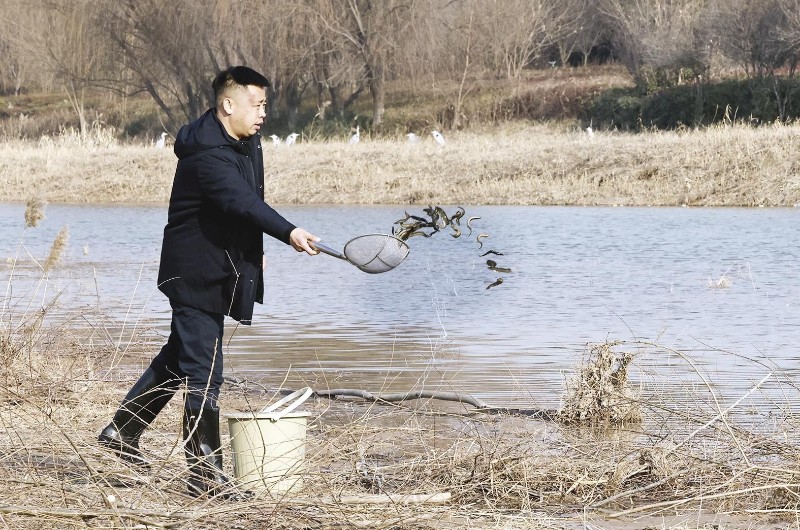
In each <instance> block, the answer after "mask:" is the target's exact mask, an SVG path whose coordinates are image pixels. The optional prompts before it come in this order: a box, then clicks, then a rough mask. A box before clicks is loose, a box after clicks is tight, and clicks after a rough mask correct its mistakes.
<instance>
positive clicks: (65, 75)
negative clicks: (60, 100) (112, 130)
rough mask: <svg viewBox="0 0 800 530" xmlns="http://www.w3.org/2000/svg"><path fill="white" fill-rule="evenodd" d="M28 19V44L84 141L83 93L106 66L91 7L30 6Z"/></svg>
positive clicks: (86, 1) (85, 1)
mask: <svg viewBox="0 0 800 530" xmlns="http://www.w3.org/2000/svg"><path fill="white" fill-rule="evenodd" d="M31 9H32V10H33V11H34V12H33V13H31V15H30V16H29V18H28V21H29V23H33V22H35V23H36V27H35V28H28V31H27V32H26V35H27V38H28V39H31V40H30V44H31V45H33V46H35V47H36V49H38V50H40V53H41V59H42V61H43V63H44V64H45V65H46V68H47V69H48V70H49V71H50V72H51V73H52V74H53V75H54V76H55V77H56V79H58V80H59V81H60V82H61V84H62V86H63V87H64V91H65V92H66V94H67V97H68V99H69V102H70V104H71V105H72V109H73V110H74V111H75V114H76V115H77V117H78V122H79V128H80V134H81V137H82V138H83V139H85V138H86V133H87V129H88V125H87V116H86V101H85V98H86V91H87V89H89V88H90V87H92V86H93V84H94V82H95V79H96V78H97V77H98V75H99V73H100V72H101V71H102V68H103V66H104V65H105V64H106V63H105V62H104V59H106V58H107V55H104V51H105V49H104V47H103V46H101V41H102V39H101V37H100V34H99V33H98V32H97V31H96V29H95V28H96V25H95V23H94V22H95V21H94V14H95V11H94V8H93V5H92V2H91V1H90V0H74V1H68V0H52V1H51V2H49V3H48V4H46V5H39V6H37V7H33V6H31Z"/></svg>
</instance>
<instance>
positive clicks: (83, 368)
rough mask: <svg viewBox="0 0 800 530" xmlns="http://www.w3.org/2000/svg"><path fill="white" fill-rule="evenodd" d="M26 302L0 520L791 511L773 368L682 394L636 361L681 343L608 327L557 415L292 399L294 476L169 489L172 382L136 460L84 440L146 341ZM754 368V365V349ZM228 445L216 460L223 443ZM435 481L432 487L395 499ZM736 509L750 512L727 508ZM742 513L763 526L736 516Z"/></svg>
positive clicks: (11, 381)
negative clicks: (632, 339)
mask: <svg viewBox="0 0 800 530" xmlns="http://www.w3.org/2000/svg"><path fill="white" fill-rule="evenodd" d="M53 296H54V297H57V295H53ZM34 309H35V310H29V311H25V312H22V313H20V312H18V311H15V310H14V309H13V308H11V309H8V310H4V311H3V313H2V314H1V315H0V323H1V324H2V327H1V328H0V330H1V331H0V423H1V424H2V427H3V430H2V432H3V436H0V487H2V491H3V492H4V493H3V500H2V503H0V527H5V528H15V529H27V528H30V529H36V530H42V529H45V528H59V529H64V528H193V529H196V528H199V529H211V528H304V529H310V528H314V529H334V528H335V529H338V528H342V529H344V528H371V529H377V528H387V529H388V528H395V529H399V528H413V529H428V528H429V529H434V528H435V529H447V528H453V529H455V528H487V529H488V528H497V529H499V528H530V529H540V528H541V529H544V528H587V527H601V528H609V527H614V528H642V527H644V526H648V527H653V528H712V527H714V528H747V527H751V526H750V525H754V524H755V521H758V526H757V527H758V528H779V527H788V526H789V525H790V524H791V522H792V521H794V520H795V519H796V517H797V515H798V513H800V502H799V501H800V464H799V463H800V452H799V451H798V445H797V444H796V441H797V440H796V438H797V437H796V434H795V433H796V432H797V425H796V419H795V417H794V416H793V414H792V413H791V406H790V405H791V403H794V402H796V400H797V397H798V392H797V387H796V386H795V385H794V384H793V382H792V381H791V379H790V378H788V377H785V378H784V377H783V376H782V375H781V374H780V373H778V372H768V373H767V375H766V376H765V377H763V378H762V379H761V380H759V381H757V382H754V383H753V384H752V386H751V387H750V388H749V389H748V390H747V391H746V392H742V393H741V394H740V395H736V396H728V397H723V396H721V395H720V390H719V389H717V388H716V387H715V386H714V385H713V384H712V383H711V382H707V385H706V386H705V387H700V388H693V389H691V396H690V399H688V400H684V401H682V400H676V399H674V394H672V393H669V394H666V395H658V394H657V393H655V394H654V393H652V392H651V393H650V394H647V393H646V392H643V390H644V389H646V388H647V387H648V384H649V383H653V382H657V381H656V376H655V375H651V374H648V373H647V371H646V369H642V368H637V362H638V361H639V360H640V359H645V358H647V357H660V356H664V355H667V354H671V355H678V356H681V354H679V353H678V352H671V351H669V350H668V349H666V348H662V347H660V346H657V345H652V344H643V343H624V342H615V343H607V344H597V345H589V347H588V348H587V351H586V355H585V357H584V359H583V361H582V363H581V364H580V365H579V366H576V368H575V373H574V375H573V376H572V378H570V381H571V382H572V383H571V384H568V385H567V391H566V393H565V396H564V399H563V401H564V405H563V407H562V409H561V415H560V419H561V420H563V421H555V422H544V421H541V420H537V419H533V418H529V417H524V416H513V415H486V414H481V413H476V412H474V411H472V410H469V409H468V408H466V407H463V406H461V405H455V404H453V403H446V404H445V403H442V402H437V401H433V400H432V401H418V402H407V403H403V404H400V405H393V406H385V405H384V406H381V405H376V404H370V403H365V402H362V401H360V400H353V399H343V400H334V401H328V400H324V399H317V400H316V401H311V402H308V403H307V404H306V406H305V408H306V410H308V411H309V412H311V418H312V423H311V429H310V431H309V435H308V440H307V460H306V469H305V472H304V484H305V487H304V489H303V490H302V491H300V492H299V493H297V494H296V495H293V496H287V497H280V496H270V495H269V494H261V495H260V496H259V497H257V498H256V499H255V500H254V501H251V502H246V503H232V502H225V501H214V500H208V499H195V498H192V497H189V496H187V495H186V493H185V491H186V489H185V483H184V480H185V478H186V465H185V462H184V458H183V454H182V447H181V439H180V432H179V430H178V426H179V425H180V414H181V405H180V400H179V399H176V400H175V403H172V404H170V405H169V406H168V407H167V409H166V410H165V411H164V412H163V413H162V414H161V415H160V416H159V418H158V419H157V420H156V422H155V423H154V424H153V426H152V427H151V429H149V430H148V431H147V432H146V433H145V435H144V437H143V440H142V446H143V447H144V448H146V451H148V453H149V454H150V456H151V457H152V458H153V460H154V464H155V466H154V470H153V471H152V472H151V473H148V474H140V473H139V472H138V471H137V470H136V469H132V468H130V467H127V466H125V465H124V464H122V463H121V462H119V461H118V460H117V459H115V458H114V457H113V456H112V455H110V454H108V453H107V452H105V451H103V450H101V449H100V448H99V447H98V446H97V445H96V444H95V436H96V434H97V432H98V431H99V429H100V428H101V427H102V426H103V425H104V424H105V423H106V422H107V421H108V418H109V417H111V415H112V414H113V412H114V410H115V409H116V407H117V405H118V403H119V399H120V398H121V396H122V394H123V393H124V390H125V389H126V388H128V387H129V385H130V384H131V382H132V378H133V377H135V376H136V375H137V371H138V369H139V368H138V367H135V368H133V369H132V370H127V371H125V370H122V368H124V367H125V366H130V365H136V364H139V363H141V362H142V360H143V359H146V357H147V355H142V354H143V352H146V351H147V350H148V349H152V348H153V345H152V344H146V343H145V342H139V341H140V339H138V338H134V339H133V341H132V342H129V343H126V344H120V343H118V342H114V341H113V340H108V337H109V336H111V334H110V333H104V332H103V329H108V328H109V327H111V326H112V325H113V324H114V323H111V322H108V321H107V320H105V319H104V318H103V317H102V316H101V315H92V314H85V313H84V314H82V315H81V318H83V319H88V320H90V321H91V322H92V323H93V326H92V328H91V329H92V330H93V331H91V334H90V336H86V334H85V332H84V334H83V335H81V334H79V333H78V332H77V331H76V330H74V329H73V328H71V327H70V325H69V324H68V322H69V319H65V321H66V322H67V323H66V324H57V323H52V322H50V323H48V316H49V315H50V313H51V311H52V309H53V308H52V306H45V307H39V308H34ZM634 352H635V353H634ZM684 359H685V362H684V363H683V367H684V368H685V367H686V366H689V367H693V366H694V364H693V363H692V361H691V359H690V358H688V357H685V358H684ZM678 368H679V367H678V366H675V369H678ZM752 368H753V373H759V374H763V373H764V363H763V362H760V363H753V365H752ZM634 374H635V377H634ZM698 374H699V375H701V376H703V374H702V373H701V372H699V371H698ZM666 377H667V379H668V380H669V381H670V383H671V384H672V385H673V386H675V387H679V386H680V384H679V381H678V380H677V379H676V377H675V375H674V374H667V375H666ZM768 384H769V385H770V386H769V388H767V386H768ZM636 385H638V389H636V391H634V389H633V387H634V386H636ZM687 388H688V387H687ZM723 388H724V387H723ZM673 390H674V388H673ZM776 395H778V396H782V397H783V399H784V401H776V400H775V399H774V397H775V396H776ZM734 398H735V399H734ZM274 399H276V390H275V389H274V388H270V387H269V385H268V383H263V382H260V381H243V382H241V381H240V382H237V383H235V384H229V385H226V388H225V390H224V392H223V401H224V402H223V404H222V407H223V409H224V410H225V411H226V412H234V411H257V410H260V409H261V408H262V407H263V406H264V404H265V403H266V402H268V401H272V400H274ZM742 411H746V412H747V414H744V415H743V414H741V412H742ZM225 438H227V437H226V436H225ZM225 458H226V466H227V467H228V471H229V472H231V469H230V468H231V461H230V460H231V459H230V451H229V450H228V449H226V457H225ZM437 493H447V494H449V499H448V500H446V502H444V503H435V502H422V503H404V502H401V501H398V500H397V498H398V497H397V496H400V497H401V498H402V497H403V496H412V495H422V496H430V495H433V494H437ZM387 495H394V496H395V497H389V496H387ZM376 500H377V501H378V502H377V503H376V502H375V501H376ZM737 513H738V514H742V513H747V514H750V515H749V516H748V518H736V517H735V516H731V515H725V514H737ZM758 514H765V515H767V516H769V518H770V521H771V524H774V525H776V526H766V524H767V523H766V522H764V521H765V520H764V519H755V520H754V519H752V517H754V516H757V515H758ZM724 517H727V518H726V519H724V520H725V521H728V524H729V525H730V526H728V525H721V524H720V521H721V520H723V519H721V518H724ZM648 518H649V519H648ZM642 521H651V522H650V523H649V524H644V523H643V522H642ZM652 521H656V522H655V523H653V522H652ZM752 527H756V526H752Z"/></svg>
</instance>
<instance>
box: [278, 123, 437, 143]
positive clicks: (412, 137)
mask: <svg viewBox="0 0 800 530" xmlns="http://www.w3.org/2000/svg"><path fill="white" fill-rule="evenodd" d="M431 135H432V136H433V140H434V141H435V142H436V143H437V144H439V145H440V146H442V147H444V146H445V143H446V142H445V139H444V135H442V133H440V132H439V131H431ZM297 136H298V134H297V133H292V134H290V135H289V136H287V137H286V139H285V140H281V137H280V136H278V135H277V134H271V135H269V137H270V138H272V144H273V145H274V146H275V147H279V146H282V145H294V144H295V142H296V140H297ZM406 137H407V138H408V143H410V144H415V143H417V142H419V141H420V137H419V136H417V135H416V134H414V133H413V132H412V133H408V134H406ZM360 141H361V126H359V125H356V132H354V133H353V135H352V136H350V139H349V140H348V141H347V143H348V144H350V145H353V144H357V143H359V142H360Z"/></svg>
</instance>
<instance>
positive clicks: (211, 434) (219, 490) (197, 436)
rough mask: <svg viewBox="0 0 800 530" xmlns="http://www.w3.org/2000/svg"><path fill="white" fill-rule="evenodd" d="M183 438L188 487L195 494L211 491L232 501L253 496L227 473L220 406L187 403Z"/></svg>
mask: <svg viewBox="0 0 800 530" xmlns="http://www.w3.org/2000/svg"><path fill="white" fill-rule="evenodd" d="M183 438H184V440H185V442H186V445H185V452H186V461H187V462H188V463H189V471H190V475H189V480H188V487H189V493H190V494H191V495H193V496H195V497H199V496H201V495H208V496H211V497H218V498H222V499H226V500H231V501H246V500H249V499H252V498H253V494H252V493H251V492H249V491H243V490H240V489H238V488H236V486H235V485H234V484H233V482H231V480H230V479H229V478H228V477H226V476H225V475H224V474H223V471H222V447H221V446H222V443H221V441H220V436H219V411H218V410H212V409H191V408H189V407H186V408H185V409H184V414H183Z"/></svg>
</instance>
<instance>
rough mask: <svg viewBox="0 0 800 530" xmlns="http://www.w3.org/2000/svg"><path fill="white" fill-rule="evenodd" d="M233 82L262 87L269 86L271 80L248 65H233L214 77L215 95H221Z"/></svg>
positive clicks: (212, 84) (212, 86)
mask: <svg viewBox="0 0 800 530" xmlns="http://www.w3.org/2000/svg"><path fill="white" fill-rule="evenodd" d="M233 84H236V85H241V86H247V85H254V86H257V87H261V88H268V87H269V86H270V85H269V80H268V79H267V78H266V77H264V76H263V75H261V74H259V73H258V72H256V71H255V70H253V69H252V68H248V67H247V66H231V67H230V68H227V69H225V70H223V71H221V72H220V73H218V74H217V77H215V78H214V81H213V82H212V83H211V88H213V89H214V97H219V95H220V94H221V93H222V91H223V90H224V89H225V88H226V87H229V86H231V85H233Z"/></svg>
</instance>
